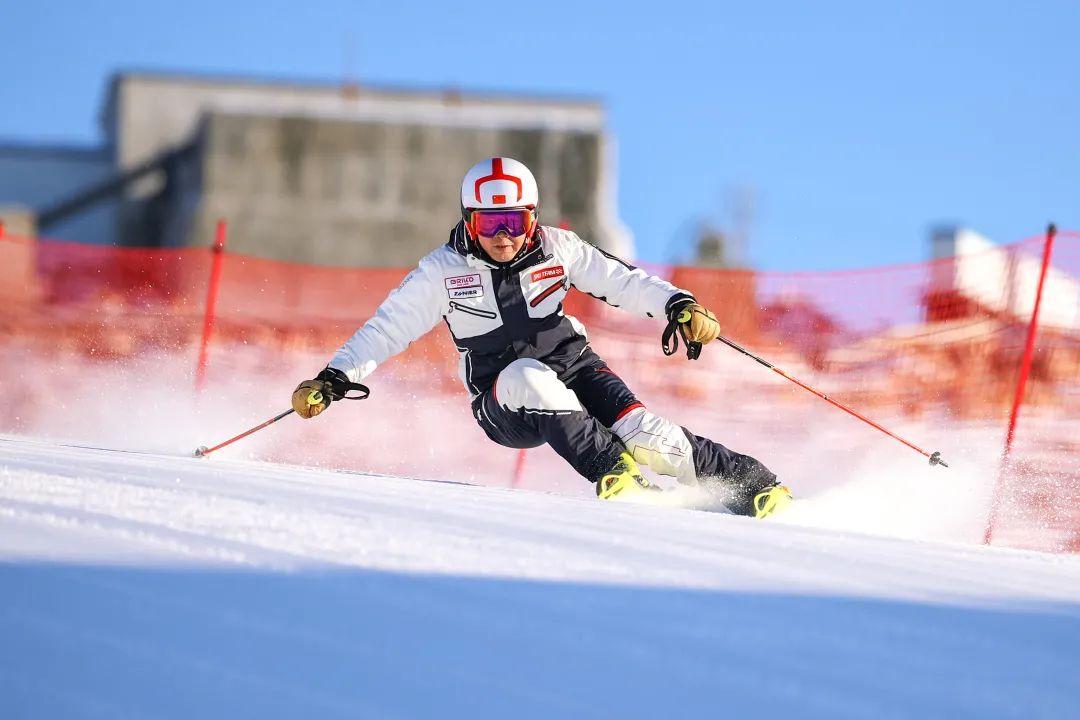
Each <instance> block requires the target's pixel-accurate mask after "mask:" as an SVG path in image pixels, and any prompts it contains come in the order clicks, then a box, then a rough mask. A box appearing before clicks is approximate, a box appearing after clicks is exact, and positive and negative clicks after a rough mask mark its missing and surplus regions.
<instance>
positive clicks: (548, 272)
mask: <svg viewBox="0 0 1080 720" xmlns="http://www.w3.org/2000/svg"><path fill="white" fill-rule="evenodd" d="M565 274H566V271H565V270H564V269H563V266H562V265H556V266H555V267H546V268H541V269H539V270H537V271H536V272H534V273H533V274H532V275H530V276H529V279H530V280H532V282H540V281H541V280H550V279H551V278H557V277H562V276H563V275H565Z"/></svg>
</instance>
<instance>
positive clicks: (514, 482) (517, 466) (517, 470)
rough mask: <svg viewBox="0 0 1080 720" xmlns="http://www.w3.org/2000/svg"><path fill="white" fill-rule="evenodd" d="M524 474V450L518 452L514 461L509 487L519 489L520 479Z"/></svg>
mask: <svg viewBox="0 0 1080 720" xmlns="http://www.w3.org/2000/svg"><path fill="white" fill-rule="evenodd" d="M524 474H525V448H521V449H520V450H518V453H517V458H516V459H515V460H514V477H513V479H511V480H510V487H515V488H516V487H521V477H522V476H523V475H524Z"/></svg>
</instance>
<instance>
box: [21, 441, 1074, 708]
mask: <svg viewBox="0 0 1080 720" xmlns="http://www.w3.org/2000/svg"><path fill="white" fill-rule="evenodd" d="M853 492H857V490H856V491H853ZM851 494H852V493H848V494H847V495H848V497H850V496H851ZM817 507H818V510H817V511H815V509H814V508H815V504H814V501H807V502H805V503H804V504H803V506H802V507H801V508H800V507H799V506H798V505H796V508H794V509H793V511H792V512H791V513H790V514H789V516H788V517H787V518H776V519H774V520H770V521H754V520H750V519H747V518H738V517H732V516H726V515H721V514H716V513H707V512H698V511H691V510H685V509H680V508H671V507H646V506H634V505H625V504H613V503H601V502H599V501H596V500H595V499H592V498H588V497H584V496H566V495H556V494H547V493H540V492H531V491H524V490H509V489H504V488H495V487H480V486H474V485H468V484H462V483H450V482H433V481H422V480H409V479H402V478H394V477H388V476H379V475H370V474H362V473H351V472H336V471H333V470H326V469H313V468H301V467H295V466H286V465H279V464H271V463H260V462H251V461H240V460H229V459H220V458H217V457H211V458H207V459H203V460H196V459H193V458H185V457H177V456H170V455H159V454H147V453H133V452H118V451H110V450H104V449H92V448H82V447H76V446H73V445H63V444H59V443H57V442H53V441H42V440H32V439H26V438H18V437H11V436H8V437H4V438H0V638H2V641H0V717H3V718H53V717H64V718H124V717H161V718H192V717H229V718H236V717H260V718H270V717H352V718H356V717H373V718H410V717H439V718H444V717H469V718H481V717H500V718H506V717H513V718H519V717H520V718H533V717H535V718H553V717H574V718H590V717H596V718H609V717H623V718H626V717H630V718H637V717H643V718H655V717H702V716H708V717H740V718H741V717H777V718H792V717H799V718H803V717H821V718H844V717H886V718H890V717H978V718H997V717H1017V718H1031V717H1040V718H1075V717H1078V715H1080V681H1078V680H1077V678H1078V677H1080V661H1078V659H1080V556H1076V555H1052V554H1040V553H1035V552H1028V551H1016V550H1005V549H1000V548H986V547H979V546H975V545H971V544H958V543H944V542H926V541H915V540H911V539H902V538H896V537H882V536H872V535H867V534H859V533H856V532H852V531H850V530H849V531H839V530H836V529H830V528H828V527H821V525H828V517H829V516H830V514H831V513H835V512H836V510H837V508H838V507H839V506H837V505H835V504H834V505H829V504H828V503H827V502H822V501H818V504H817ZM911 510H912V509H911V508H910V507H904V506H903V505H902V503H899V501H898V504H897V506H896V508H895V512H896V513H898V514H904V513H909V512H911ZM810 525H818V527H811V526H810Z"/></svg>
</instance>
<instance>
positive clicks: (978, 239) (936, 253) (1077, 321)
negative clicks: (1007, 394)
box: [927, 227, 1080, 329]
mask: <svg viewBox="0 0 1080 720" xmlns="http://www.w3.org/2000/svg"><path fill="white" fill-rule="evenodd" d="M930 244H931V254H932V259H933V260H939V261H943V262H937V263H935V264H934V266H933V267H932V269H931V272H932V277H931V293H930V296H929V297H928V298H927V319H928V320H931V321H935V320H952V319H956V318H960V317H968V316H972V315H984V316H988V317H998V318H1000V319H1003V320H1009V321H1012V320H1018V321H1022V322H1027V320H1028V319H1029V318H1030V317H1031V313H1032V311H1033V310H1034V309H1035V294H1036V289H1037V287H1038V284H1039V274H1040V272H1041V270H1042V259H1041V257H1039V256H1038V255H1031V254H1027V253H1022V252H1019V251H1018V250H1017V249H1016V248H1015V247H1008V246H1005V247H1003V246H1001V245H997V244H996V243H994V242H993V241H991V240H990V239H989V238H987V237H984V236H983V235H980V234H979V233H977V232H975V231H974V230H969V229H967V228H958V227H940V228H936V229H934V230H933V231H932V233H931V238H930ZM950 258H951V259H952V261H951V262H944V261H946V260H948V259H950ZM1039 323H1040V325H1042V326H1044V327H1046V326H1048V327H1058V328H1065V329H1076V328H1080V279H1078V278H1076V277H1073V276H1072V275H1070V274H1069V273H1067V272H1064V271H1063V270H1060V269H1058V268H1055V267H1053V266H1051V267H1050V268H1049V269H1048V271H1047V274H1046V285H1045V287H1044V288H1043V299H1042V304H1041V306H1040V308H1039Z"/></svg>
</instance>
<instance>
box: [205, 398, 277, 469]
mask: <svg viewBox="0 0 1080 720" xmlns="http://www.w3.org/2000/svg"><path fill="white" fill-rule="evenodd" d="M294 412H296V410H294V409H292V408H289V409H288V410H286V411H285V412H283V413H281V414H280V415H275V416H274V417H272V418H270V419H269V420H267V421H266V422H264V423H262V424H261V425H256V426H255V427H253V428H251V429H250V430H248V431H247V432H242V433H240V434H239V435H237V436H236V437H234V438H229V439H228V440H226V441H225V442H223V443H221V444H219V445H215V446H214V447H212V448H208V447H206V446H205V445H203V446H202V447H200V448H197V449H196V450H195V457H197V458H201V457H206V456H207V455H209V454H210V453H212V452H214V451H215V450H220V449H221V448H223V447H225V446H226V445H232V444H233V443H234V442H236V441H237V440H243V439H244V438H246V437H247V436H248V435H251V434H252V433H257V432H259V431H260V430H262V429H263V428H264V427H267V426H269V425H273V424H274V423H276V422H277V421H278V420H280V419H281V418H283V417H285V416H286V415H290V414H292V413H294Z"/></svg>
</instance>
